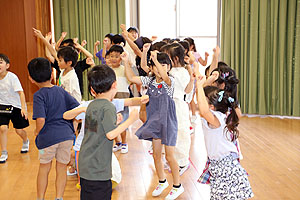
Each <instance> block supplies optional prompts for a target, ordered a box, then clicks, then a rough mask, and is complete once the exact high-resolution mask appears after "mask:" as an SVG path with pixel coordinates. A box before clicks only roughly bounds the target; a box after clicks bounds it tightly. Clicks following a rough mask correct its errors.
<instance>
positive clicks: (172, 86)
mask: <svg viewBox="0 0 300 200" xmlns="http://www.w3.org/2000/svg"><path fill="white" fill-rule="evenodd" d="M169 78H170V80H171V86H170V88H171V89H174V87H175V79H174V77H172V76H169Z"/></svg>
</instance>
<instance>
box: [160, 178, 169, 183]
mask: <svg viewBox="0 0 300 200" xmlns="http://www.w3.org/2000/svg"><path fill="white" fill-rule="evenodd" d="M166 181H167V179H165V180H163V181H159V183H165V182H166Z"/></svg>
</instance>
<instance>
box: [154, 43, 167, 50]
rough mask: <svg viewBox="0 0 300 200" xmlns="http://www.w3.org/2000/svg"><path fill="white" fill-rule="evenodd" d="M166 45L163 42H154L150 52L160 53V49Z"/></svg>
mask: <svg viewBox="0 0 300 200" xmlns="http://www.w3.org/2000/svg"><path fill="white" fill-rule="evenodd" d="M166 44H167V43H166V42H164V41H160V42H155V43H154V44H153V45H151V48H150V51H155V50H157V51H160V49H161V47H162V46H164V45H166Z"/></svg>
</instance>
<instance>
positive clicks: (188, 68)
mask: <svg viewBox="0 0 300 200" xmlns="http://www.w3.org/2000/svg"><path fill="white" fill-rule="evenodd" d="M189 58H190V60H192V61H194V62H193V63H192V64H193V65H194V69H195V70H198V69H199V64H198V63H197V62H195V57H194V54H193V53H192V52H191V51H190V52H189ZM186 63H190V61H188V60H186ZM186 69H187V70H188V72H189V75H190V82H189V83H188V85H187V86H186V87H185V90H184V92H185V93H186V94H189V93H190V92H192V90H193V88H194V81H195V76H194V73H193V69H192V67H191V65H187V67H186Z"/></svg>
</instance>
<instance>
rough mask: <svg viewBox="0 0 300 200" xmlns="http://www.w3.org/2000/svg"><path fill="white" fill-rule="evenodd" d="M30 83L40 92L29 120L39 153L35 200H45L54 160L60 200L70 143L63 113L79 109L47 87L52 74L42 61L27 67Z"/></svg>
mask: <svg viewBox="0 0 300 200" xmlns="http://www.w3.org/2000/svg"><path fill="white" fill-rule="evenodd" d="M28 72H29V76H30V80H31V81H32V82H33V83H34V84H36V85H37V86H38V87H39V88H40V89H39V90H38V91H37V92H36V93H35V94H34V96H33V116H32V118H33V119H34V120H36V129H35V131H34V133H35V135H36V139H35V143H36V146H37V148H38V149H39V160H40V167H39V172H38V176H37V199H38V200H42V199H44V198H45V193H46V189H47V185H48V175H49V172H50V169H51V165H52V160H53V158H54V157H55V158H56V182H55V183H56V184H55V185H56V199H59V200H62V199H63V194H64V190H65V185H66V181H67V164H68V163H69V161H70V154H71V148H72V145H73V140H74V128H73V124H72V121H67V120H64V119H63V114H64V112H66V111H67V110H70V109H73V108H75V107H76V106H78V105H79V103H78V102H77V101H76V99H75V98H73V97H72V96H71V95H70V94H69V93H68V92H66V91H65V90H64V89H62V88H61V87H58V86H55V85H52V84H51V79H52V76H51V75H52V70H51V65H50V62H49V61H48V60H47V59H45V58H35V59H33V60H31V61H30V62H29V64H28Z"/></svg>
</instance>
